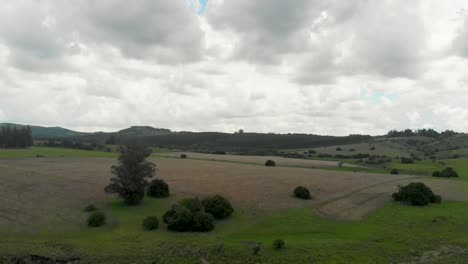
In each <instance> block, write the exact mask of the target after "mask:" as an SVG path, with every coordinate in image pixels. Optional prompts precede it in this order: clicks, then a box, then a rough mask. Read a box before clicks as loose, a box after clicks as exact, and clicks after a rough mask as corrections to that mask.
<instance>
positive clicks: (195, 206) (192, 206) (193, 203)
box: [179, 198, 204, 213]
mask: <svg viewBox="0 0 468 264" xmlns="http://www.w3.org/2000/svg"><path fill="white" fill-rule="evenodd" d="M179 204H180V205H181V206H183V207H185V208H187V209H189V210H190V212H192V213H197V212H202V211H203V210H204V208H203V203H202V202H201V201H200V199H198V198H185V199H182V200H181V201H180V202H179Z"/></svg>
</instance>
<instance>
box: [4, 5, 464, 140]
mask: <svg viewBox="0 0 468 264" xmlns="http://www.w3.org/2000/svg"><path fill="white" fill-rule="evenodd" d="M0 17H1V18H2V22H1V23H0V122H17V123H22V124H34V125H45V126H62V127H66V128H70V129H74V130H79V131H115V130H119V129H123V128H126V127H129V126H133V125H148V126H154V127H161V128H169V129H172V130H175V131H222V132H234V131H237V130H239V129H244V130H245V131H247V132H253V131H255V132H274V133H290V132H291V133H294V132H296V133H311V134H329V135H347V134H356V133H360V134H372V135H376V134H384V133H386V132H387V131H389V130H391V129H404V128H412V129H418V128H434V129H436V130H445V129H452V130H456V131H462V132H468V1H465V0H451V1H440V0H424V1H418V0H412V1H407V0H401V1H400V0H393V1H389V0H382V1H374V0H349V1H339V0H309V1H307V0H295V1H284V0H255V1H252V0H230V1H227V0H224V1H223V0H208V1H206V0H203V1H196V0H192V1H188V0H135V1H125V0H99V1H94V0H75V1H59V0H4V1H2V5H1V7H0Z"/></svg>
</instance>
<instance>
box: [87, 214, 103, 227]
mask: <svg viewBox="0 0 468 264" xmlns="http://www.w3.org/2000/svg"><path fill="white" fill-rule="evenodd" d="M105 223H106V215H105V214H103V213H101V212H94V213H92V214H91V215H90V216H89V217H88V226H89V227H99V226H102V225H104V224H105Z"/></svg>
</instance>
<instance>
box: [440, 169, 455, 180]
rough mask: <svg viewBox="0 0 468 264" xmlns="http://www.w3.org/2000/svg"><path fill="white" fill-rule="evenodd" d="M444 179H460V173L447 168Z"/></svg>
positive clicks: (443, 173)
mask: <svg viewBox="0 0 468 264" xmlns="http://www.w3.org/2000/svg"><path fill="white" fill-rule="evenodd" d="M442 177H445V178H452V177H458V173H457V172H456V171H455V170H454V169H453V168H451V167H447V168H445V169H444V170H443V171H442Z"/></svg>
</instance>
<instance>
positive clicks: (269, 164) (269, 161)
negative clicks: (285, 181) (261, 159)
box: [265, 160, 276, 167]
mask: <svg viewBox="0 0 468 264" xmlns="http://www.w3.org/2000/svg"><path fill="white" fill-rule="evenodd" d="M265 166H267V167H275V166H276V162H274V161H272V160H267V161H266V162H265Z"/></svg>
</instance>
